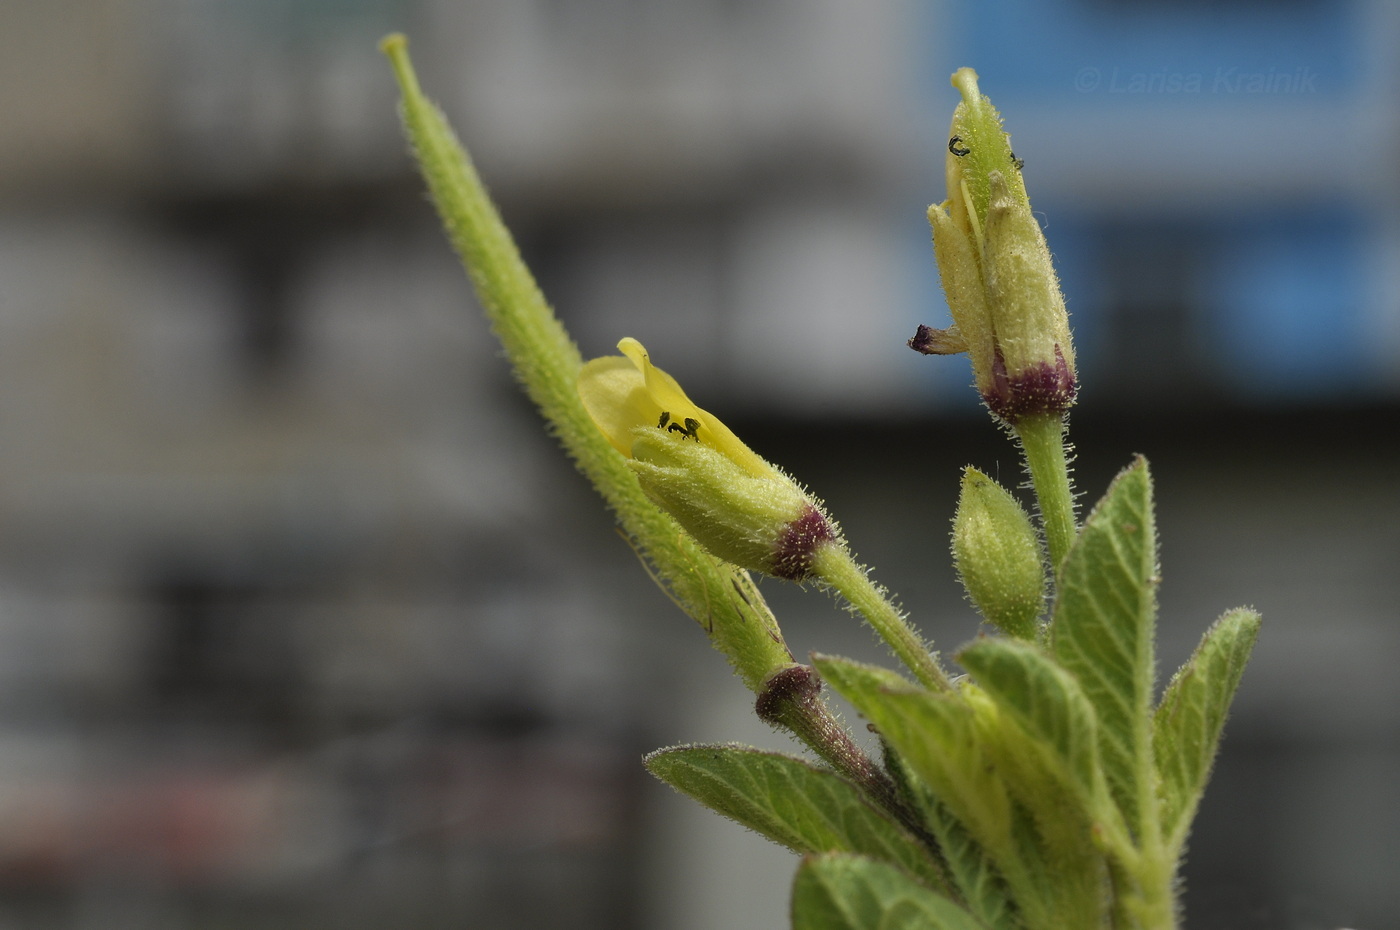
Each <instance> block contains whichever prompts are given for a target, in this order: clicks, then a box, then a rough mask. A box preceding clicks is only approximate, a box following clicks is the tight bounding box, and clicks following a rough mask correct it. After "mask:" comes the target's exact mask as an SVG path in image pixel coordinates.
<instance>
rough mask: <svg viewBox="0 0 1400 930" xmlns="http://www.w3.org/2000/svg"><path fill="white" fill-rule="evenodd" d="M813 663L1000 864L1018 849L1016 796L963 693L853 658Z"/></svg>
mask: <svg viewBox="0 0 1400 930" xmlns="http://www.w3.org/2000/svg"><path fill="white" fill-rule="evenodd" d="M812 663H813V664H814V665H815V666H816V668H817V671H818V672H820V673H821V676H822V678H823V679H825V680H826V681H827V683H829V684H830V685H831V686H832V687H833V688H834V689H836V691H837V692H838V693H839V694H841V695H842V696H843V697H845V698H846V700H848V701H850V702H851V703H852V704H854V705H855V708H856V710H858V711H860V713H861V714H862V715H863V716H864V717H865V718H866V719H867V720H869V721H870V722H871V723H872V724H874V725H875V728H876V729H877V730H879V732H880V735H881V736H882V737H884V739H885V740H886V741H887V742H888V743H889V744H890V746H891V747H893V748H894V750H895V752H897V753H898V754H899V756H900V758H901V759H902V760H903V761H904V763H905V764H906V765H907V766H908V768H909V770H910V771H912V772H913V773H914V774H915V775H917V776H918V777H919V778H921V779H923V781H924V782H925V783H926V784H927V785H928V787H929V788H930V789H931V790H932V791H933V793H934V794H935V795H936V796H937V797H938V798H939V799H940V800H941V801H943V802H944V803H945V804H947V805H948V806H949V807H950V808H951V809H952V811H953V813H954V815H955V816H956V817H957V818H958V819H959V820H960V821H962V822H963V823H964V824H965V825H966V826H967V828H968V829H969V830H970V831H971V832H972V834H973V836H974V837H975V838H976V840H977V841H978V842H979V843H981V844H982V845H983V846H985V847H987V848H988V851H989V852H992V853H993V855H994V858H997V859H998V862H999V863H1001V862H1002V861H1003V860H1002V858H1001V857H1002V856H1003V855H1013V854H1014V849H1013V847H1012V845H1011V799H1010V796H1009V795H1008V794H1007V791H1006V785H1005V784H1004V783H1003V782H1002V780H1001V779H1000V778H998V777H996V775H995V774H994V773H993V772H992V771H991V760H990V759H989V758H988V757H987V755H986V753H985V752H984V750H983V747H982V744H981V742H980V741H979V739H978V735H977V730H976V726H975V723H974V721H973V716H972V709H971V708H970V707H968V706H967V704H966V702H964V701H963V700H962V698H961V696H960V695H958V694H957V693H951V694H948V693H938V694H935V693H933V692H931V691H927V690H925V689H923V688H919V687H916V686H914V685H911V684H909V682H908V681H906V680H905V679H904V678H902V677H900V676H899V675H897V674H895V673H894V672H891V671H889V670H888V669H883V668H879V667H878V666H873V665H863V664H861V663H858V662H852V661H850V660H848V659H839V658H836V657H834V656H823V655H815V656H813V657H812Z"/></svg>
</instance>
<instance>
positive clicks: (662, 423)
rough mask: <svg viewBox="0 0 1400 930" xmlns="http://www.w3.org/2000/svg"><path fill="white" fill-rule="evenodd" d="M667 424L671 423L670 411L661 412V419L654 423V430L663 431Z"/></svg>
mask: <svg viewBox="0 0 1400 930" xmlns="http://www.w3.org/2000/svg"><path fill="white" fill-rule="evenodd" d="M669 422H671V411H669V410H663V411H661V419H660V420H657V421H656V428H657V429H665V428H666V424H667V423H669Z"/></svg>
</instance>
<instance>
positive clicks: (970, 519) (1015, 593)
mask: <svg viewBox="0 0 1400 930" xmlns="http://www.w3.org/2000/svg"><path fill="white" fill-rule="evenodd" d="M953 559H954V561H955V562H956V564H957V569H958V575H959V577H960V578H961V579H962V583H963V587H964V588H965V589H967V594H968V597H970V598H971V599H972V603H973V604H974V605H976V607H977V609H978V610H979V611H981V613H982V616H983V617H985V618H986V620H987V622H988V623H990V624H992V625H993V626H995V627H996V628H997V629H999V630H1001V631H1002V632H1004V633H1006V634H1008V635H1010V636H1015V637H1017V638H1019V639H1033V638H1034V637H1035V632H1036V618H1037V617H1039V616H1040V612H1041V609H1042V608H1043V606H1044V603H1045V569H1044V565H1043V563H1042V561H1041V557H1040V542H1039V540H1038V539H1037V538H1036V535H1035V528H1034V527H1032V526H1031V520H1030V517H1028V516H1027V515H1026V511H1025V510H1024V509H1022V507H1021V505H1020V504H1019V503H1018V502H1017V501H1016V498H1014V497H1012V496H1011V493H1010V492H1009V491H1007V490H1006V489H1005V488H1003V487H1002V486H1001V485H999V484H997V483H996V482H995V481H993V480H992V479H991V478H988V477H987V476H986V475H984V474H982V473H981V472H980V471H978V470H977V469H975V468H969V469H967V470H966V471H964V472H963V480H962V494H961V495H960V496H959V498H958V512H957V515H956V516H955V517H954V518H953Z"/></svg>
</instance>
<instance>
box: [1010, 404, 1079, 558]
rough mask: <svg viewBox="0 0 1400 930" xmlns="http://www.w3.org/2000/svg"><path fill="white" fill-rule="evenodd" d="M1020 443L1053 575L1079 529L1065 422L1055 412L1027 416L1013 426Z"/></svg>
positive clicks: (1061, 416) (1060, 415)
mask: <svg viewBox="0 0 1400 930" xmlns="http://www.w3.org/2000/svg"><path fill="white" fill-rule="evenodd" d="M1012 430H1013V431H1014V432H1015V433H1016V438H1017V439H1019V440H1020V441H1021V453H1022V454H1023V455H1024V456H1025V458H1026V468H1027V469H1028V470H1029V471H1030V473H1031V484H1032V485H1033V486H1034V488H1035V496H1036V501H1037V502H1038V503H1039V505H1040V519H1041V523H1042V524H1043V525H1044V527H1045V545H1046V547H1047V548H1048V549H1049V550H1050V567H1051V568H1052V569H1053V570H1054V571H1055V573H1056V574H1058V573H1059V571H1060V564H1061V563H1062V562H1064V559H1065V555H1066V554H1068V552H1069V547H1070V545H1071V544H1072V543H1073V542H1074V536H1075V533H1077V532H1078V526H1077V524H1076V523H1075V518H1074V489H1073V488H1072V487H1071V486H1070V481H1069V456H1068V455H1067V454H1066V452H1067V449H1066V445H1065V419H1064V416H1063V415H1062V414H1058V413H1040V414H1030V415H1027V416H1024V417H1021V418H1020V419H1019V420H1017V421H1016V424H1015V425H1014V426H1013V427H1012Z"/></svg>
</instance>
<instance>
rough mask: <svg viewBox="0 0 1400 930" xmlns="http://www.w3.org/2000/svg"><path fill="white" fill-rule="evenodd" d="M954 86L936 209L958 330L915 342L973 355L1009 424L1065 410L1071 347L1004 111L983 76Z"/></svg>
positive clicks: (941, 260)
mask: <svg viewBox="0 0 1400 930" xmlns="http://www.w3.org/2000/svg"><path fill="white" fill-rule="evenodd" d="M953 86H955V87H957V88H958V90H959V91H961V93H962V97H963V100H962V103H960V104H958V106H957V109H956V110H954V112H953V122H952V127H951V128H950V130H949V137H948V154H947V158H946V162H945V176H946V181H947V187H948V191H947V194H948V199H947V200H945V201H944V202H943V203H942V204H935V205H933V206H931V207H929V224H930V225H931V226H932V229H933V250H934V257H935V258H936V260H937V262H938V270H939V275H940V278H941V279H942V282H943V292H944V295H945V296H946V297H947V300H948V308H949V310H950V311H951V313H952V316H953V326H952V327H951V328H950V329H948V330H934V329H931V328H930V327H927V326H921V327H919V332H918V334H917V335H916V336H915V337H914V338H913V339H911V340H910V341H909V344H910V347H911V348H914V349H916V350H917V351H920V352H923V353H925V354H932V355H948V354H952V353H955V352H963V351H965V352H967V353H968V356H969V358H970V359H971V361H972V370H973V376H974V378H975V381H976V384H977V390H978V392H979V393H981V395H982V399H983V401H985V402H986V404H987V406H988V408H989V409H990V410H991V411H992V413H994V414H996V415H997V416H998V417H1000V418H1001V419H1002V420H1004V421H1006V422H1007V423H1011V424H1014V423H1015V422H1016V421H1017V420H1019V419H1020V418H1021V417H1023V416H1025V415H1027V414H1040V413H1060V412H1063V411H1064V410H1067V409H1068V408H1069V406H1070V405H1071V404H1073V403H1074V397H1075V392H1076V389H1077V382H1076V376H1075V369H1074V347H1073V345H1072V343H1071V341H1070V332H1069V316H1068V315H1067V313H1066V311H1065V303H1064V297H1063V296H1062V295H1061V293H1060V285H1059V281H1058V279H1057V278H1056V276H1055V269H1054V265H1053V263H1052V262H1051V260H1050V250H1049V248H1048V247H1047V246H1046V244H1045V236H1044V235H1043V234H1042V233H1041V230H1040V225H1039V224H1038V223H1037V222H1036V220H1035V217H1034V216H1033V215H1032V214H1031V207H1030V201H1029V200H1028V199H1027V197H1026V188H1025V184H1024V183H1023V181H1022V178H1021V167H1022V162H1021V160H1020V159H1018V158H1017V157H1016V155H1015V153H1014V152H1012V151H1011V143H1010V140H1009V137H1008V136H1007V134H1006V132H1005V131H1003V130H1002V128H1001V115H1000V114H998V113H997V111H996V109H995V108H994V107H993V106H992V105H991V102H990V101H988V100H987V98H985V97H983V96H982V94H981V93H980V92H979V91H978V89H977V74H976V72H974V71H973V70H972V69H971V68H962V69H959V70H958V72H957V73H956V74H954V75H953Z"/></svg>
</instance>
